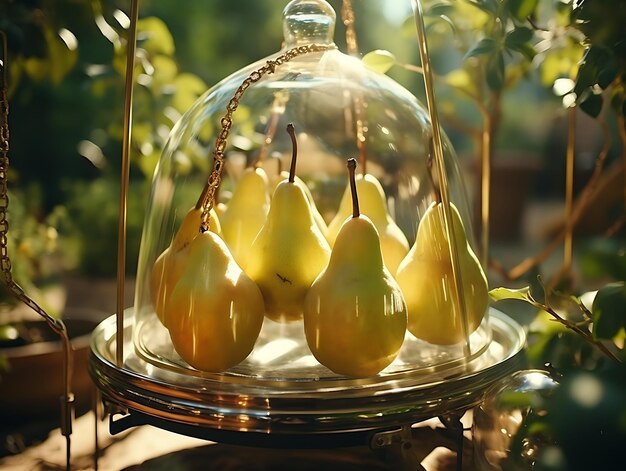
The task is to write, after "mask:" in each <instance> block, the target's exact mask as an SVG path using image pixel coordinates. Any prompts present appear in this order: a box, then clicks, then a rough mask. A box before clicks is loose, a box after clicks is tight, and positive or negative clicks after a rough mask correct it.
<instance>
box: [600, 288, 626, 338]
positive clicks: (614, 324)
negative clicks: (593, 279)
mask: <svg viewBox="0 0 626 471" xmlns="http://www.w3.org/2000/svg"><path fill="white" fill-rule="evenodd" d="M591 313H592V316H593V336H594V338H596V339H611V338H613V337H615V336H616V335H617V333H618V332H619V331H620V329H621V328H622V327H625V326H626V285H625V284H624V282H623V281H620V282H617V283H609V284H608V285H606V286H604V287H602V288H600V289H599V290H598V293H597V294H596V297H595V299H594V300H593V304H592V306H591Z"/></svg>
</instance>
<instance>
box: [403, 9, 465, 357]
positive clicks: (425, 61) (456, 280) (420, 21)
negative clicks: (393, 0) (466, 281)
mask: <svg viewBox="0 0 626 471" xmlns="http://www.w3.org/2000/svg"><path fill="white" fill-rule="evenodd" d="M411 4H412V6H413V16H414V18H415V26H416V27H417V38H418V45H419V52H420V60H421V62H422V68H423V69H424V84H425V88H426V103H427V105H428V112H429V114H430V122H431V125H432V133H433V136H432V137H433V150H434V153H435V164H436V166H437V173H438V177H439V183H440V185H439V186H440V191H441V206H442V209H443V222H444V226H445V229H446V235H447V237H448V249H449V251H450V261H451V264H452V281H453V284H454V289H453V290H452V293H451V295H452V300H453V303H454V308H455V311H456V312H457V314H459V315H460V317H461V326H462V328H463V337H464V339H465V345H464V352H465V356H466V357H469V356H470V354H471V349H470V343H469V326H468V319H467V310H466V306H465V296H464V294H463V280H462V274H461V264H460V261H459V254H458V250H457V241H456V233H455V231H454V227H453V219H452V210H451V209H450V204H451V203H450V195H449V192H448V176H447V174H446V167H445V161H444V156H443V143H442V140H441V129H440V125H439V116H438V114H437V107H436V105H435V91H434V85H433V74H432V70H431V68H430V59H429V55H428V43H427V41H426V34H425V27H424V16H423V12H422V6H421V3H420V1H419V0H411Z"/></svg>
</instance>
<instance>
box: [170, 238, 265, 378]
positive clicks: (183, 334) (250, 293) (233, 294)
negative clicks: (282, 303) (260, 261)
mask: <svg viewBox="0 0 626 471" xmlns="http://www.w3.org/2000/svg"><path fill="white" fill-rule="evenodd" d="M186 250H188V255H187V258H186V262H187V263H186V267H185V270H184V273H183V274H182V276H181V277H180V279H179V280H178V282H177V283H176V285H175V287H174V289H173V290H172V292H171V294H170V296H169V298H168V300H167V302H166V304H165V315H164V318H165V325H166V327H167V329H168V330H169V333H170V337H171V339H172V344H173V345H174V348H175V350H176V352H177V353H178V354H179V355H180V357H181V358H182V359H183V360H185V361H186V362H187V363H188V364H189V365H191V366H192V367H194V368H196V369H198V370H202V371H210V372H220V371H224V370H227V369H228V368H231V367H233V366H235V365H237V364H239V363H240V362H241V361H243V360H244V359H245V358H246V357H247V356H248V355H249V354H250V352H251V351H252V349H253V348H254V344H255V343H256V340H257V338H258V336H259V332H260V331H261V326H262V325H263V318H264V309H263V297H262V296H261V292H260V291H259V289H258V288H257V286H256V285H255V284H254V282H253V281H252V280H251V279H250V278H249V277H248V276H247V275H246V274H245V273H244V272H243V270H242V269H241V268H240V267H239V265H237V263H236V262H235V260H234V258H233V257H232V255H231V253H230V251H229V250H228V247H227V246H226V244H225V243H224V241H223V240H222V239H221V238H220V237H218V236H217V235H216V234H214V233H212V232H210V231H207V232H204V233H202V234H199V235H198V236H197V237H196V238H194V239H193V241H191V243H190V244H189V245H188V247H187V249H186Z"/></svg>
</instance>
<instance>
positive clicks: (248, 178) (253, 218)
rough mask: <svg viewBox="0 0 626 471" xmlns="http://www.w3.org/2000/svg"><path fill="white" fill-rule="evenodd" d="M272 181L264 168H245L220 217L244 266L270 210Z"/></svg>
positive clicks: (231, 248)
mask: <svg viewBox="0 0 626 471" xmlns="http://www.w3.org/2000/svg"><path fill="white" fill-rule="evenodd" d="M268 185H269V183H268V178H267V174H266V173H265V171H264V170H263V169H261V168H248V169H246V170H244V172H243V174H242V176H241V179H240V180H239V182H238V183H237V186H236V187H235V190H234V191H233V196H232V198H231V199H230V201H229V202H228V206H227V207H226V209H225V210H224V213H223V214H222V216H221V218H220V222H221V225H222V237H223V238H224V241H225V242H226V244H228V247H229V248H230V250H231V252H232V254H233V256H234V257H235V260H236V261H237V263H238V264H239V265H240V266H245V265H246V263H247V261H248V257H249V253H250V247H251V246H252V242H253V241H254V239H255V238H256V236H257V234H258V233H259V231H260V230H261V227H263V223H264V222H265V219H266V218H267V212H268V210H269V186H268Z"/></svg>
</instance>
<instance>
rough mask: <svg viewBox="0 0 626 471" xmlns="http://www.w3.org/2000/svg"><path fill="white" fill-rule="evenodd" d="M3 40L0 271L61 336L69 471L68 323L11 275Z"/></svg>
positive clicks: (63, 426) (13, 290)
mask: <svg viewBox="0 0 626 471" xmlns="http://www.w3.org/2000/svg"><path fill="white" fill-rule="evenodd" d="M0 36H1V38H2V50H3V56H2V62H0V64H1V66H2V73H1V74H0V80H1V83H0V269H1V270H2V273H3V274H4V280H5V284H6V286H7V288H8V289H9V291H10V292H11V294H13V296H15V298H17V299H18V300H19V301H21V302H22V303H24V304H26V305H27V306H28V307H29V308H31V309H32V310H33V311H35V312H36V313H37V314H39V315H40V316H42V317H43V318H44V319H45V321H46V323H47V324H48V325H49V327H50V328H51V329H52V330H53V331H54V332H55V333H56V334H58V335H59V336H60V337H61V340H62V343H63V353H64V360H65V361H64V363H63V380H64V396H63V398H62V399H63V401H62V403H61V404H62V408H63V414H62V417H63V421H62V423H61V433H62V434H63V435H65V437H66V440H67V443H68V447H67V448H68V458H67V469H69V436H70V435H71V433H72V411H73V409H72V408H73V402H74V396H73V394H72V392H71V378H72V368H73V362H72V360H73V358H72V345H71V343H70V340H69V336H68V333H67V329H66V327H65V324H64V323H63V321H61V320H60V319H55V318H54V317H52V316H50V315H49V314H48V313H47V312H46V311H45V310H44V309H43V308H42V307H41V306H39V304H37V303H36V302H35V301H34V300H33V299H32V298H30V297H29V296H28V295H27V294H26V293H25V292H24V290H23V289H22V288H21V287H20V286H19V285H18V284H17V283H16V282H15V280H13V275H12V272H11V258H10V257H9V251H8V239H7V232H8V231H9V222H8V221H7V212H8V209H9V195H8V189H9V188H8V183H7V179H8V170H9V97H8V88H9V87H8V83H7V67H8V65H7V63H8V54H7V41H6V35H5V34H4V32H3V31H0Z"/></svg>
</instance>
